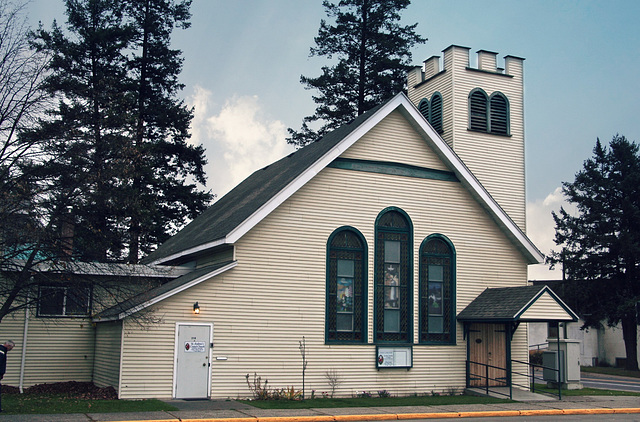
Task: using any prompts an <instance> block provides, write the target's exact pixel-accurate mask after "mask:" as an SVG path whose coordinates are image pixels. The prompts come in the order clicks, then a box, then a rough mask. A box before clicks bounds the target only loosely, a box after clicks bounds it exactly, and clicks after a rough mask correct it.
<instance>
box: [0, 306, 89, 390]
mask: <svg viewBox="0 0 640 422" xmlns="http://www.w3.org/2000/svg"><path fill="white" fill-rule="evenodd" d="M24 321H25V312H24V311H18V312H15V313H13V314H10V315H9V316H7V317H5V318H4V319H3V320H2V323H1V324H0V338H2V339H3V340H1V341H5V340H7V339H10V340H13V341H14V342H15V343H16V347H15V348H14V349H13V350H12V351H11V352H10V353H9V354H8V363H7V373H6V375H5V377H4V379H3V384H6V385H13V386H18V385H19V383H20V364H21V361H22V351H23V346H24V344H23V338H24V329H25V324H24ZM93 343H94V333H93V327H92V326H91V321H90V320H88V319H85V318H39V317H36V316H35V312H31V313H30V315H29V324H28V327H27V341H26V354H25V370H24V381H23V386H24V387H29V386H31V385H35V384H43V383H52V382H61V381H81V382H84V381H91V380H92V378H91V375H92V369H93Z"/></svg>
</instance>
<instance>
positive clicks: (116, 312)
mask: <svg viewBox="0 0 640 422" xmlns="http://www.w3.org/2000/svg"><path fill="white" fill-rule="evenodd" d="M232 263H233V261H228V262H222V263H219V264H215V265H209V266H206V267H202V268H198V269H197V270H193V271H192V272H190V273H188V274H185V275H183V276H182V277H178V278H176V279H174V280H171V281H169V282H167V283H165V284H163V285H161V286H158V287H156V288H153V289H151V290H147V291H146V292H143V293H141V294H139V295H137V296H134V297H132V298H131V299H128V300H125V301H124V302H121V303H119V304H117V305H115V306H112V307H111V308H108V309H105V310H104V311H102V312H100V313H99V314H97V315H96V316H95V317H93V321H94V322H99V321H101V320H102V321H110V320H113V319H120V318H121V317H122V315H121V314H123V313H126V312H127V311H131V310H133V309H134V308H136V307H138V306H140V305H142V304H144V303H145V302H148V301H150V300H152V299H155V298H157V297H158V296H162V295H164V294H166V293H170V292H171V291H173V290H176V289H179V288H180V287H182V286H184V285H185V284H187V283H189V282H191V281H194V280H197V279H198V278H200V277H202V276H205V275H207V274H209V273H212V272H214V271H216V270H219V269H221V268H224V267H225V266H227V265H230V264H232Z"/></svg>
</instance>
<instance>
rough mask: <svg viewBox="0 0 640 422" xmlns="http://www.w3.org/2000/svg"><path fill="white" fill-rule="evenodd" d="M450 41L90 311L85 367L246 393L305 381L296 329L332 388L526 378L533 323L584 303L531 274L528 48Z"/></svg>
mask: <svg viewBox="0 0 640 422" xmlns="http://www.w3.org/2000/svg"><path fill="white" fill-rule="evenodd" d="M444 55H445V59H444V68H443V69H442V70H440V69H439V64H438V60H437V59H436V58H432V59H430V60H428V61H427V62H425V66H426V67H425V70H424V72H423V70H421V69H419V68H417V69H416V70H414V71H413V72H411V73H410V75H409V93H408V96H405V95H404V94H399V95H397V96H395V97H394V98H392V99H391V100H389V101H387V102H386V103H384V104H381V105H379V106H378V107H376V108H374V109H373V110H370V111H369V112H367V113H365V114H363V115H361V116H359V117H358V118H357V119H355V120H354V121H353V122H351V123H350V124H348V125H345V126H343V127H341V128H339V129H337V130H335V131H334V132H331V133H329V134H328V135H326V136H325V137H324V138H323V139H321V140H319V141H317V142H315V143H313V144H310V145H308V146H306V147H304V148H302V149H300V150H298V151H296V152H295V153H293V154H291V155H289V156H287V157H285V158H283V159H281V160H279V161H277V162H275V163H273V164H271V165H269V166H267V167H265V168H263V169H261V170H258V171H256V172H255V173H254V174H252V175H251V176H249V177H248V178H247V179H246V180H245V181H243V182H242V183H241V184H239V185H238V186H237V187H236V188H234V189H233V190H232V191H231V192H229V193H228V194H227V195H225V196H224V197H222V198H220V200H218V201H217V202H216V203H215V204H214V205H213V206H211V207H210V208H209V209H208V210H206V211H205V212H204V213H202V214H201V215H200V216H199V217H197V218H196V219H195V220H194V221H193V222H191V223H190V224H189V225H188V226H187V227H185V228H184V229H183V230H181V231H180V232H179V233H177V234H176V235H175V236H174V237H172V238H171V239H169V240H168V241H167V242H165V243H164V244H163V245H161V246H160V247H159V248H158V249H157V250H156V251H155V252H154V253H152V254H151V255H149V256H148V257H147V258H146V259H145V263H146V264H148V265H154V266H163V265H169V266H174V267H176V268H188V269H189V272H188V273H187V274H185V275H183V276H181V277H178V278H176V279H174V280H172V281H170V282H168V283H165V284H163V285H161V286H159V287H157V288H154V289H151V290H149V291H148V292H146V293H145V294H144V295H140V296H137V297H135V298H133V299H131V300H129V301H127V302H125V303H122V304H120V305H118V306H117V307H114V308H111V309H107V310H105V311H104V312H102V313H100V314H99V315H97V316H96V317H94V318H93V323H94V325H95V328H93V329H92V331H93V333H94V335H95V347H94V350H93V355H91V353H90V351H89V350H88V351H87V356H88V357H87V359H91V360H92V361H93V372H91V379H92V380H93V381H94V382H95V383H96V384H98V385H102V386H103V385H112V386H114V387H115V388H116V389H117V391H118V395H119V397H121V398H146V397H159V398H169V397H176V398H205V397H217V398H223V397H238V396H240V397H245V396H248V395H249V394H250V392H249V389H248V387H247V380H246V376H247V375H249V376H250V379H253V374H254V373H256V374H257V375H259V376H261V377H262V378H263V379H268V380H269V385H270V386H273V387H280V388H281V387H285V386H292V385H293V386H294V387H295V388H301V387H302V358H301V355H300V351H299V344H300V341H302V340H303V338H304V341H305V343H306V351H307V353H306V357H307V360H308V363H309V364H308V367H307V369H306V379H305V384H306V390H307V391H306V392H307V395H308V394H309V393H310V391H311V390H316V391H318V392H320V391H328V389H329V385H328V382H327V377H326V373H327V371H335V373H336V374H338V377H339V379H340V381H341V382H340V384H339V386H338V389H337V394H338V395H352V394H355V393H357V392H362V391H372V392H376V391H379V390H387V391H389V392H391V393H392V394H399V395H403V394H413V393H425V392H431V391H440V392H441V391H447V390H450V389H457V390H458V391H460V390H462V389H463V388H464V387H465V386H480V385H484V384H485V383H486V382H487V381H486V380H485V379H483V378H482V376H480V375H479V374H480V373H482V374H483V373H484V370H483V368H485V367H486V365H491V366H492V367H496V368H500V369H496V368H492V369H491V374H490V377H491V380H490V381H489V384H491V385H505V384H509V383H512V382H513V383H514V384H519V385H525V386H526V385H527V384H528V378H526V377H524V376H521V375H513V378H511V372H510V369H511V368H512V360H516V361H527V359H528V336H527V324H526V322H532V321H556V322H557V321H573V320H574V319H575V315H574V314H573V312H572V311H571V310H570V309H568V308H567V307H566V306H565V305H564V304H563V303H562V302H561V301H560V300H559V299H558V298H557V296H556V295H555V294H554V293H553V292H552V291H551V290H550V289H549V288H548V287H545V286H539V287H536V286H527V265H529V264H537V263H540V262H542V261H543V255H542V254H541V253H540V252H539V251H538V249H537V248H536V247H535V246H534V245H533V243H532V242H531V241H530V240H529V239H528V238H527V236H526V235H525V233H524V227H525V199H524V198H525V197H524V193H525V192H524V134H523V127H524V122H523V113H522V110H523V106H522V105H523V82H522V71H523V69H522V64H523V59H519V58H516V57H511V56H507V57H506V58H505V62H506V71H503V70H502V69H498V68H497V66H496V65H495V62H496V59H495V57H496V54H495V53H489V52H486V51H481V52H479V56H478V57H479V63H480V65H479V67H478V68H471V67H470V66H469V52H468V49H466V48H463V47H457V46H452V47H449V48H448V49H446V50H445V51H444ZM423 99H424V100H426V101H422V100H423ZM425 116H426V118H425ZM428 121H430V122H431V124H429V123H428ZM196 310H197V311H198V313H196V312H195V311H196ZM142 311H153V314H154V315H155V316H156V317H157V318H158V320H159V321H158V322H157V323H155V324H151V325H148V326H144V327H141V326H140V325H139V324H137V322H136V319H135V315H137V313H138V312H142ZM81 321H82V322H80V320H79V321H78V322H77V323H76V324H85V323H86V322H88V321H87V320H81ZM2 335H6V333H5V332H3V333H2ZM18 353H19V352H18ZM468 362H469V365H467V363H468ZM14 374H15V372H14ZM14 376H15V375H14ZM7 382H8V383H11V381H7Z"/></svg>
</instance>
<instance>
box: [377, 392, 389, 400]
mask: <svg viewBox="0 0 640 422" xmlns="http://www.w3.org/2000/svg"><path fill="white" fill-rule="evenodd" d="M378 397H380V398H381V399H383V398H386V397H391V393H390V392H388V391H387V390H380V391H378Z"/></svg>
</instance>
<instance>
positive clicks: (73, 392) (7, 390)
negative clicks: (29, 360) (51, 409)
mask: <svg viewBox="0 0 640 422" xmlns="http://www.w3.org/2000/svg"><path fill="white" fill-rule="evenodd" d="M2 394H20V389H19V388H18V387H13V386H10V385H3V386H2ZM24 394H38V395H64V396H67V397H74V398H79V399H92V400H96V399H102V400H115V399H117V398H118V395H117V393H116V390H115V389H114V388H113V387H96V386H95V385H94V384H93V383H91V382H76V381H68V382H56V383H52V384H36V385H34V386H31V387H27V388H25V389H24Z"/></svg>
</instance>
